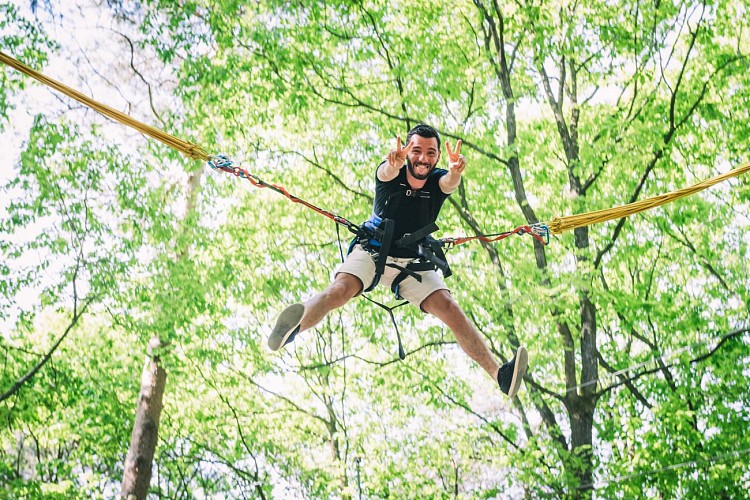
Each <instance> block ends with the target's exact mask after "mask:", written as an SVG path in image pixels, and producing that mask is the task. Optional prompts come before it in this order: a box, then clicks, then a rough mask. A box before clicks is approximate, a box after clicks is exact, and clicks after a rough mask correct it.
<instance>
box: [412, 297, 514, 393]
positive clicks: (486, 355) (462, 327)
mask: <svg viewBox="0 0 750 500" xmlns="http://www.w3.org/2000/svg"><path fill="white" fill-rule="evenodd" d="M422 309H423V310H424V311H425V312H427V313H429V314H432V315H433V316H435V317H436V318H438V319H439V320H440V321H442V322H443V323H445V325H446V326H447V327H448V328H450V329H451V331H452V332H453V335H455V336H456V340H457V341H458V345H459V346H460V347H461V349H463V350H464V352H465V353H466V354H468V355H469V357H470V358H471V359H473V360H474V361H476V362H477V363H479V366H481V367H482V368H484V371H486V372H487V373H488V374H489V375H490V377H492V378H496V377H497V371H498V370H499V369H500V364H499V363H498V362H497V361H496V360H495V357H494V356H493V355H492V353H491V352H490V350H489V348H488V347H487V344H486V343H485V342H484V339H483V338H482V335H481V334H480V333H479V331H478V330H477V329H476V327H475V326H474V325H473V324H472V323H471V321H469V318H467V317H466V314H464V312H463V310H462V309H461V306H459V305H458V303H457V302H456V301H455V299H454V298H453V297H452V296H451V294H450V293H449V292H448V290H438V291H436V292H433V293H432V294H430V295H429V296H428V297H427V298H426V299H425V300H424V302H422Z"/></svg>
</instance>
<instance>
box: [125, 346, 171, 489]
mask: <svg viewBox="0 0 750 500" xmlns="http://www.w3.org/2000/svg"><path fill="white" fill-rule="evenodd" d="M160 345H161V342H160V341H159V339H158V338H157V337H154V338H152V339H151V342H150V343H149V351H152V352H150V353H149V358H148V359H147V360H146V366H144V367H143V375H142V376H141V394H140V396H139V397H138V408H137V410H136V414H135V423H134V424H133V435H132V437H131V438H130V448H129V449H128V455H127V457H126V458H125V471H124V473H123V476H122V491H121V492H120V497H121V498H124V499H127V500H133V499H137V500H140V499H142V498H146V495H147V494H148V487H149V484H151V466H152V462H153V459H154V453H155V452H156V442H157V440H158V437H159V417H160V416H161V410H162V398H163V396H164V387H165V385H166V382H167V372H166V370H164V368H162V367H161V365H160V364H159V356H157V355H154V353H153V348H154V347H159V346H160Z"/></svg>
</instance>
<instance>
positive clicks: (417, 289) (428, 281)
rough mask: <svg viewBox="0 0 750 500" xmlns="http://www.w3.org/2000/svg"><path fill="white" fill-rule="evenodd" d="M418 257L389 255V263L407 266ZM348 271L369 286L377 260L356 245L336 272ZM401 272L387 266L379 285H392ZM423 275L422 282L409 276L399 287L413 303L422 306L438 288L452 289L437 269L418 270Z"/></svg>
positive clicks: (403, 294) (363, 286) (404, 295)
mask: <svg viewBox="0 0 750 500" xmlns="http://www.w3.org/2000/svg"><path fill="white" fill-rule="evenodd" d="M415 260H417V259H412V258H408V257H407V258H403V259H402V258H398V257H388V261H387V263H393V264H397V265H399V266H401V267H405V266H406V265H407V264H408V263H410V262H414V261H415ZM339 273H347V274H351V275H352V276H356V277H357V278H359V280H360V281H361V282H362V289H365V288H367V287H368V286H370V283H372V280H373V278H374V277H375V260H373V258H372V256H371V255H370V252H368V251H367V250H365V249H363V248H362V246H361V245H355V246H354V248H353V249H352V252H351V253H350V254H349V255H348V256H347V257H346V260H345V261H344V262H343V264H341V265H340V266H339V268H338V269H337V270H336V274H339ZM400 273H401V270H400V269H396V268H393V267H389V266H386V267H385V271H384V272H383V276H381V277H380V282H379V283H378V285H384V286H387V287H388V288H390V287H391V283H393V280H394V279H396V277H397V276H398V275H399V274H400ZM417 274H419V275H420V276H421V277H422V282H421V283H420V282H419V281H417V279H416V278H414V276H407V277H406V279H404V281H402V282H401V284H400V285H399V287H398V293H399V295H401V296H402V297H403V298H404V299H406V300H408V301H409V302H410V303H411V304H414V305H415V306H417V307H419V308H420V309H421V308H422V302H424V299H426V298H427V297H429V296H430V295H431V294H432V293H433V292H437V291H438V290H448V291H449V292H450V289H449V288H448V287H447V286H445V282H444V281H443V278H441V277H440V275H439V274H438V273H437V271H435V270H430V271H418V272H417Z"/></svg>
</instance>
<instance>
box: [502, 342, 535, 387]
mask: <svg viewBox="0 0 750 500" xmlns="http://www.w3.org/2000/svg"><path fill="white" fill-rule="evenodd" d="M528 364H529V356H528V354H527V353H526V348H525V347H523V346H521V347H519V348H518V351H516V355H515V356H513V359H511V360H510V361H508V362H507V363H505V364H504V365H503V366H501V367H500V369H499V370H498V371H497V383H498V384H500V390H501V391H503V392H504V393H505V394H507V395H508V397H509V398H514V397H516V394H517V393H518V389H519V388H520V387H521V381H522V380H523V376H524V374H525V373H526V367H527V366H528Z"/></svg>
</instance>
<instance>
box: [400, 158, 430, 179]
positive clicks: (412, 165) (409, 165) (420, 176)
mask: <svg viewBox="0 0 750 500" xmlns="http://www.w3.org/2000/svg"><path fill="white" fill-rule="evenodd" d="M435 165H437V162H435ZM435 165H430V164H429V163H422V162H419V163H412V162H411V160H410V159H409V158H407V159H406V168H408V169H409V173H410V174H411V175H412V177H414V178H415V179H417V180H420V181H423V180H425V179H426V178H428V177H429V176H430V172H432V169H433V168H435ZM419 167H427V171H426V172H425V173H423V174H418V173H417V172H416V171H415V168H419Z"/></svg>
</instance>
